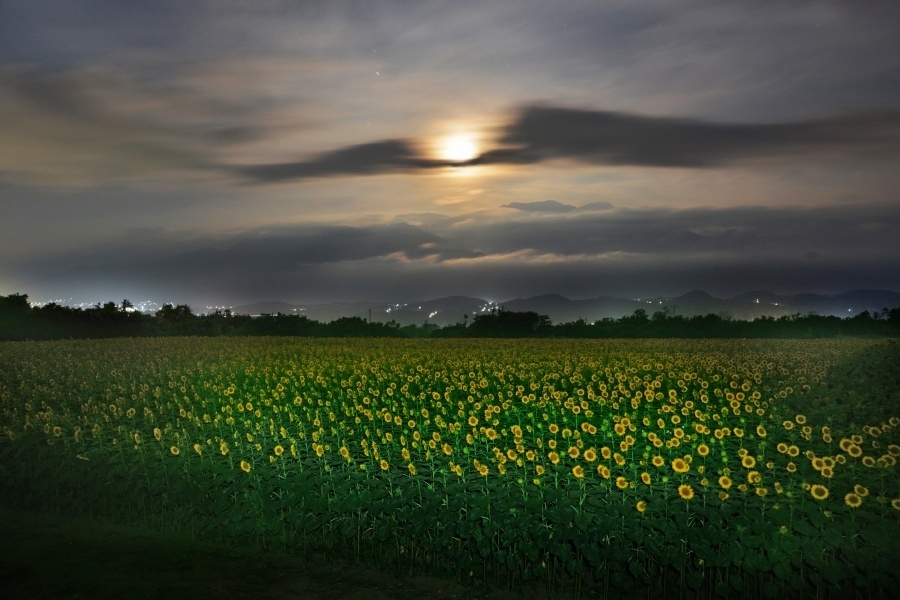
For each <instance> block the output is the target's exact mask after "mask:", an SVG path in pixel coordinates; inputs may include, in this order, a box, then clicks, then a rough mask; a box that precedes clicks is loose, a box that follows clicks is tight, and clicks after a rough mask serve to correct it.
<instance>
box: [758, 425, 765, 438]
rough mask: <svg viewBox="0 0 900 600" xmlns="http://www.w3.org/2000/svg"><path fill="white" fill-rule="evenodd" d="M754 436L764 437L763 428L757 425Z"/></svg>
mask: <svg viewBox="0 0 900 600" xmlns="http://www.w3.org/2000/svg"><path fill="white" fill-rule="evenodd" d="M756 435H758V436H759V437H766V428H765V427H763V426H762V425H757V426H756Z"/></svg>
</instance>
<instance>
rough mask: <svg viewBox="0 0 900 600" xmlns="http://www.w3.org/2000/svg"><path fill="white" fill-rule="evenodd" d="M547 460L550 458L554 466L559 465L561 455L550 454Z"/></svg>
mask: <svg viewBox="0 0 900 600" xmlns="http://www.w3.org/2000/svg"><path fill="white" fill-rule="evenodd" d="M547 458H549V459H550V462H552V463H553V464H554V465H555V464H557V463H559V454H557V453H556V452H550V453H549V454H548V455H547Z"/></svg>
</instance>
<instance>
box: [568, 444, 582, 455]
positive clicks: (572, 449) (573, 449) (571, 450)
mask: <svg viewBox="0 0 900 600" xmlns="http://www.w3.org/2000/svg"><path fill="white" fill-rule="evenodd" d="M579 454H581V450H579V449H578V446H570V447H569V457H570V458H578V455H579Z"/></svg>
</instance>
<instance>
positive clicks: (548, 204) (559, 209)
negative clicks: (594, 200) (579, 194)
mask: <svg viewBox="0 0 900 600" xmlns="http://www.w3.org/2000/svg"><path fill="white" fill-rule="evenodd" d="M503 206H504V207H505V208H515V209H516V210H524V211H529V212H545V213H565V212H572V211H573V210H578V207H577V206H572V205H571V204H563V203H562V202H557V201H556V200H543V201H541V202H510V203H509V204H504V205H503Z"/></svg>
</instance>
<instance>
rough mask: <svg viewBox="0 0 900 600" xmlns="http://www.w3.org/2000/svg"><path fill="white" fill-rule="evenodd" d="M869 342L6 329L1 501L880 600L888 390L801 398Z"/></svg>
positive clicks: (661, 589) (488, 567) (352, 549)
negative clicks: (873, 400)
mask: <svg viewBox="0 0 900 600" xmlns="http://www.w3.org/2000/svg"><path fill="white" fill-rule="evenodd" d="M884 343H885V342H877V341H871V340H868V341H867V340H820V341H818V340H817V341H808V340H804V341H791V340H778V341H772V340H612V341H611V340H602V341H584V340H580V341H573V340H546V339H544V340H515V341H510V340H504V341H500V340H371V339H369V340H340V339H329V340H307V339H303V340H298V339H287V338H211V339H210V338H206V339H203V338H174V339H173V338H169V339H114V340H80V341H55V342H8V343H3V344H0V428H2V436H0V500H2V501H4V502H10V503H21V504H29V505H36V506H39V507H43V508H45V509H48V510H60V511H66V512H72V513H78V514H87V515H94V516H98V517H104V518H109V519H114V520H117V521H119V522H123V523H133V524H140V525H143V526H151V527H156V528H160V529H174V530H180V531H189V532H192V533H193V534H194V535H196V536H197V537H198V538H205V539H217V540H221V541H222V542H223V543H229V544H235V545H247V544H255V545H257V546H259V547H265V548H271V549H273V550H278V551H287V552H292V553H297V554H312V553H314V554H317V555H327V554H334V555H335V556H340V557H342V558H348V557H349V559H351V560H356V561H360V562H363V563H366V564H370V565H376V566H381V567H385V568H395V569H397V570H398V571H402V572H416V573H435V574H453V575H454V576H456V577H458V578H460V580H465V579H475V580H478V581H489V582H495V583H497V584H500V585H504V586H508V587H511V588H514V587H516V586H535V585H541V586H547V588H548V590H553V589H557V587H558V586H562V585H570V586H572V585H574V586H575V590H576V592H577V591H578V590H579V589H582V588H584V587H585V586H590V587H592V588H597V589H600V590H603V591H604V592H610V593H612V592H615V591H617V590H631V591H632V592H633V593H640V594H647V595H648V596H650V595H653V596H673V595H674V596H680V597H684V596H685V594H687V595H688V596H690V597H716V596H723V597H731V596H742V597H743V596H765V597H795V596H797V594H798V591H803V592H806V591H811V592H813V593H815V594H816V595H817V596H818V597H840V598H843V597H854V596H859V597H893V592H892V590H894V588H895V587H896V586H897V585H900V581H898V571H897V569H896V565H897V559H898V557H900V552H898V550H900V544H898V536H900V477H898V469H897V466H896V464H897V459H898V457H900V411H898V404H897V395H896V394H894V395H893V396H890V397H885V398H884V402H882V403H880V404H877V405H875V406H872V407H870V408H869V409H868V410H867V412H866V413H865V422H855V420H854V422H846V420H841V419H840V418H838V417H839V416H840V413H839V412H837V411H834V412H830V411H829V409H828V407H829V405H828V403H827V402H824V403H823V402H822V401H821V399H822V395H823V394H825V393H826V390H827V386H826V384H827V382H828V376H829V373H830V370H831V369H832V367H834V365H837V364H839V363H840V362H841V361H842V360H845V359H846V358H847V357H848V356H852V355H854V354H855V353H859V352H861V351H863V350H865V349H867V348H871V347H872V346H873V345H876V344H884ZM804 406H808V407H810V410H805V409H804ZM813 408H814V410H812V409H813Z"/></svg>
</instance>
